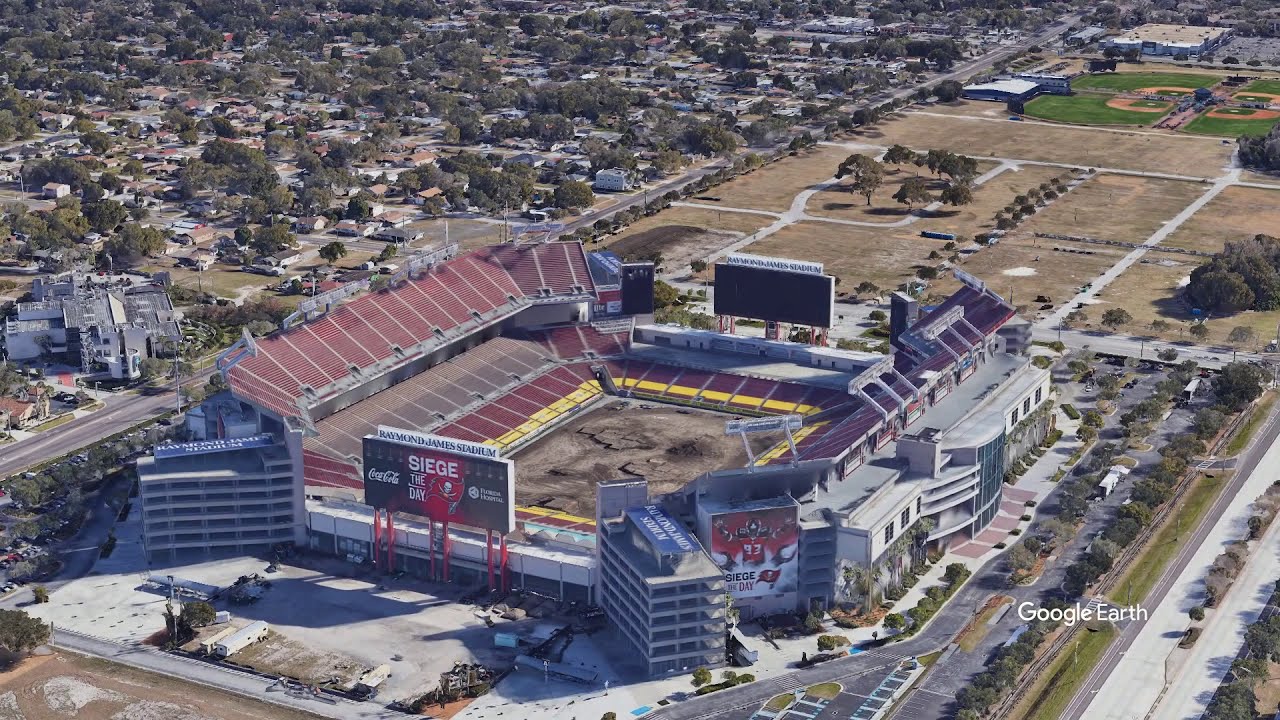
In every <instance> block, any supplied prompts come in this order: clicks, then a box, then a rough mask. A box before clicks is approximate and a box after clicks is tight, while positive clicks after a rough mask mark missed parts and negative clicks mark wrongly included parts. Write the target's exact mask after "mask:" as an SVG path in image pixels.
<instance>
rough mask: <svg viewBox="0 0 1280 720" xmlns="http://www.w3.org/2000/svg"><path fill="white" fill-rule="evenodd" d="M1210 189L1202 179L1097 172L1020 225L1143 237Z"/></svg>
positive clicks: (1028, 229)
mask: <svg viewBox="0 0 1280 720" xmlns="http://www.w3.org/2000/svg"><path fill="white" fill-rule="evenodd" d="M1208 189H1209V188H1208V185H1206V184H1203V183H1196V182H1187V181H1182V180H1160V179H1156V178H1144V177H1136V176H1133V175H1115V174H1110V173H1098V174H1096V175H1095V176H1094V177H1092V178H1090V179H1089V180H1088V181H1087V182H1085V183H1083V184H1081V185H1080V186H1079V187H1077V188H1075V189H1074V190H1071V191H1070V192H1069V193H1067V194H1066V195H1065V196H1063V197H1061V198H1059V199H1058V200H1057V201H1055V202H1054V203H1052V204H1051V205H1049V206H1048V207H1045V208H1043V209H1041V210H1040V212H1038V213H1036V214H1035V217H1033V218H1031V219H1029V220H1028V221H1026V222H1024V223H1023V224H1022V225H1021V226H1020V227H1019V228H1018V231H1019V232H1020V233H1021V232H1025V233H1036V232H1043V233H1054V234H1061V235H1078V236H1083V237H1092V238H1098V239H1100V240H1119V241H1121V242H1132V243H1140V242H1143V241H1144V240H1146V239H1147V238H1148V237H1150V236H1151V235H1152V233H1154V232H1155V231H1157V230H1159V229H1160V226H1161V225H1162V224H1164V223H1165V222H1167V221H1168V220H1170V219H1172V218H1173V217H1174V216H1176V215H1177V214H1178V213H1179V212H1181V211H1182V209H1183V208H1185V207H1186V206H1187V205H1189V204H1190V203H1191V202H1192V201H1194V200H1195V199H1196V198H1198V197H1200V196H1201V195H1203V194H1204V193H1205V191H1206V190H1208Z"/></svg>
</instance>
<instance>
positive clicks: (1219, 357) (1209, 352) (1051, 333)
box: [1031, 325, 1280, 369]
mask: <svg viewBox="0 0 1280 720" xmlns="http://www.w3.org/2000/svg"><path fill="white" fill-rule="evenodd" d="M1031 337H1032V338H1034V339H1036V340H1041V341H1044V342H1052V341H1054V340H1061V341H1062V342H1063V343H1064V344H1066V345H1067V347H1073V348H1082V347H1088V348H1089V349H1090V350H1092V351H1093V352H1095V353H1101V354H1104V355H1119V356H1121V357H1134V358H1138V359H1140V360H1155V359H1156V353H1158V352H1160V351H1161V350H1175V351H1177V353H1178V361H1179V362H1180V361H1182V360H1195V361H1196V363H1197V364H1198V365H1199V366H1200V367H1205V368H1211V369H1218V368H1221V367H1222V366H1223V365H1226V364H1228V363H1232V362H1254V363H1267V364H1270V363H1273V362H1280V357H1278V356H1276V355H1275V354H1263V353H1255V352H1239V351H1237V350H1233V349H1230V348H1222V347H1204V346H1201V345H1194V344H1191V343H1190V342H1187V343H1175V342H1165V341H1163V340H1152V339H1150V338H1143V337H1133V336H1129V335H1110V334H1107V333H1105V332H1101V331H1087V330H1067V329H1062V330H1058V329H1057V328H1052V327H1043V326H1040V325H1033V326H1032V330H1031Z"/></svg>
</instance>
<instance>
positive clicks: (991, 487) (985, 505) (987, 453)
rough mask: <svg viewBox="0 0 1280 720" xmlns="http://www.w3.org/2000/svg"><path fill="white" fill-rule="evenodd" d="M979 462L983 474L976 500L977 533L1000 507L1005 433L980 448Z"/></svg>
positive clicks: (974, 523)
mask: <svg viewBox="0 0 1280 720" xmlns="http://www.w3.org/2000/svg"><path fill="white" fill-rule="evenodd" d="M978 464H979V465H980V466H981V470H980V471H979V472H980V473H981V476H980V478H979V480H978V497H977V498H976V499H975V501H974V509H975V512H974V522H973V530H972V532H973V533H974V534H975V535H976V534H977V533H980V532H982V530H983V529H984V528H986V526H987V524H988V523H990V522H991V520H992V519H993V518H995V516H996V512H997V511H999V509H1000V497H1001V492H1002V491H1003V489H1004V433H1000V434H999V435H998V436H997V437H996V438H995V439H994V440H992V441H991V442H989V443H987V444H985V445H983V446H982V447H980V448H978Z"/></svg>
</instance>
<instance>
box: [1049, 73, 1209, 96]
mask: <svg viewBox="0 0 1280 720" xmlns="http://www.w3.org/2000/svg"><path fill="white" fill-rule="evenodd" d="M1221 80H1222V76H1221V75H1201V74H1199V73H1123V72H1122V73H1098V74H1096V75H1082V76H1080V77H1078V78H1076V79H1075V80H1072V81H1071V88H1072V89H1073V90H1075V89H1081V90H1117V91H1129V90H1139V89H1142V88H1161V89H1165V90H1177V89H1179V88H1184V89H1185V90H1186V91H1187V92H1190V91H1192V90H1195V89H1196V88H1202V87H1209V86H1210V85H1216V84H1218V83H1219V82H1220V81H1221Z"/></svg>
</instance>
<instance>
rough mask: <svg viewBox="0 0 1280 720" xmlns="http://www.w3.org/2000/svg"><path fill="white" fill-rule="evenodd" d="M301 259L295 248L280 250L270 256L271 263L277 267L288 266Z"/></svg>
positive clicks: (300, 254)
mask: <svg viewBox="0 0 1280 720" xmlns="http://www.w3.org/2000/svg"><path fill="white" fill-rule="evenodd" d="M301 260H302V253H301V252H299V251H297V250H281V251H280V252H278V253H276V254H275V255H272V256H271V264H272V265H275V266H277V267H289V266H290V265H293V264H296V263H298V262H299V261H301Z"/></svg>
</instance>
